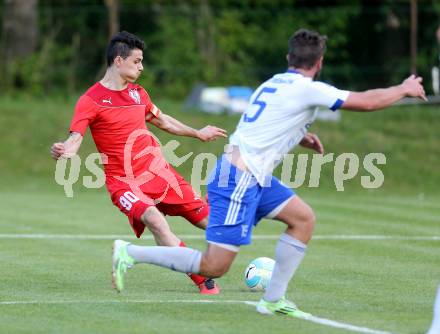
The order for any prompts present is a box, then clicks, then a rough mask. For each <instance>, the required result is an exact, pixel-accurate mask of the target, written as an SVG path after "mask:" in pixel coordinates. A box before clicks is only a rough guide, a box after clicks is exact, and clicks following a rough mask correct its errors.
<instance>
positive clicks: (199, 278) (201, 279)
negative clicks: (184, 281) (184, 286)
mask: <svg viewBox="0 0 440 334" xmlns="http://www.w3.org/2000/svg"><path fill="white" fill-rule="evenodd" d="M179 247H186V245H185V243H184V242H183V241H180V244H179ZM187 275H188V276H189V278H191V280H192V281H193V282H194V284H195V285H197V286H199V285H200V284H202V283H203V282H204V281H206V277H203V276H200V275H197V274H191V273H187Z"/></svg>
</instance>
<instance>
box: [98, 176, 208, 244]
mask: <svg viewBox="0 0 440 334" xmlns="http://www.w3.org/2000/svg"><path fill="white" fill-rule="evenodd" d="M170 171H171V172H172V174H173V175H174V177H175V178H174V179H173V181H174V182H171V183H172V186H170V182H168V181H166V180H164V179H163V178H160V177H155V178H154V179H152V180H149V181H148V182H147V183H145V184H143V185H141V186H139V187H134V188H135V189H133V187H130V185H129V184H128V183H127V182H124V181H121V180H118V179H116V178H114V177H108V178H107V189H108V191H109V193H110V196H111V199H112V202H113V204H114V205H116V206H117V207H118V208H119V210H121V211H122V212H123V213H124V214H125V215H127V217H128V220H129V222H130V225H131V227H132V229H133V231H134V233H135V234H136V236H137V237H138V238H140V236H141V235H142V233H143V232H144V229H145V225H144V224H143V223H142V221H141V216H142V214H143V213H144V212H145V210H146V209H147V208H148V207H150V206H155V207H157V208H158V209H159V211H160V212H162V213H163V214H164V215H169V216H181V217H183V218H185V219H186V220H188V221H189V222H190V223H192V224H197V223H199V222H200V221H201V220H203V219H204V218H205V217H207V216H208V214H209V206H208V204H207V203H206V202H205V201H204V200H203V199H201V198H200V196H199V195H197V194H196V193H195V192H194V190H193V188H192V187H191V185H190V184H189V183H188V182H186V181H185V179H184V178H183V177H182V176H180V175H179V174H178V173H177V172H176V171H175V170H174V169H172V168H171V169H170ZM177 184H178V186H176V185H177Z"/></svg>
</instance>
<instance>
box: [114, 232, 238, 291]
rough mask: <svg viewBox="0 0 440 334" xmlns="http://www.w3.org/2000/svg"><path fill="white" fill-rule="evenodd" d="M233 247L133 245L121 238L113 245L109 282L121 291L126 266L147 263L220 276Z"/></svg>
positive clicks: (231, 254)
mask: <svg viewBox="0 0 440 334" xmlns="http://www.w3.org/2000/svg"><path fill="white" fill-rule="evenodd" d="M236 255H237V252H236V251H231V250H229V249H225V248H223V247H220V246H218V245H213V244H209V245H208V249H207V251H206V252H205V253H202V252H200V251H198V250H195V249H191V248H183V247H161V246H150V247H147V246H135V245H132V244H129V243H128V242H125V241H122V240H116V241H115V242H114V245H113V284H114V287H115V288H116V289H117V290H118V291H121V290H122V289H123V288H124V275H125V273H126V271H127V268H129V267H131V266H133V265H134V264H136V263H148V264H154V265H157V266H161V267H164V268H168V269H171V270H174V271H179V272H182V273H187V272H193V273H199V274H202V275H204V276H207V277H211V278H215V277H220V276H222V275H223V274H224V273H226V272H227V271H228V270H229V267H230V265H231V264H232V262H233V261H234V259H235V256H236Z"/></svg>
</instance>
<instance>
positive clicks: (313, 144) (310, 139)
mask: <svg viewBox="0 0 440 334" xmlns="http://www.w3.org/2000/svg"><path fill="white" fill-rule="evenodd" d="M299 144H300V145H301V146H303V147H306V148H310V149H312V150H314V151H316V152H318V153H319V154H324V146H323V145H322V143H321V141H320V140H319V138H318V136H317V135H316V134H314V133H307V134H306V135H305V136H304V138H303V139H302V140H301V141H300V143H299Z"/></svg>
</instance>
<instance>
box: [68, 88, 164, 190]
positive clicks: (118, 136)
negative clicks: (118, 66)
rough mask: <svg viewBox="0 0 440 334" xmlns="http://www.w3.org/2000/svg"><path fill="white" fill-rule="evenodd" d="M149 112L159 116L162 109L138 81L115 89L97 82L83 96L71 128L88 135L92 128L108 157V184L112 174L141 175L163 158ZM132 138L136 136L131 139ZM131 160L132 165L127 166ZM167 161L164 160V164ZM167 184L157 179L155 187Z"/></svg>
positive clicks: (106, 166) (102, 151) (99, 148)
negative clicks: (150, 125) (147, 118)
mask: <svg viewBox="0 0 440 334" xmlns="http://www.w3.org/2000/svg"><path fill="white" fill-rule="evenodd" d="M149 113H151V114H152V116H154V117H157V116H158V115H159V113H160V110H159V109H158V108H157V107H156V106H155V105H154V104H153V103H152V102H151V100H150V97H149V96H148V94H147V92H146V91H145V89H143V88H142V87H141V86H139V85H136V84H131V83H129V84H128V87H127V88H126V89H124V90H121V91H115V90H111V89H108V88H106V87H104V86H103V85H102V84H100V83H99V82H97V83H96V84H95V85H93V86H92V87H91V88H90V89H89V90H87V92H86V93H85V94H84V95H82V96H81V97H80V98H79V100H78V102H77V104H76V107H75V112H74V116H73V119H72V122H71V125H70V131H71V132H79V133H80V134H81V135H83V136H84V133H85V131H86V129H87V127H88V126H89V127H90V131H91V133H92V136H93V139H94V141H95V144H96V147H97V149H98V151H99V152H100V153H101V154H105V155H106V156H107V158H108V160H107V163H106V164H105V167H104V170H105V174H106V176H107V184H108V182H109V181H110V180H109V179H110V178H109V176H122V177H125V176H129V175H130V174H131V176H134V177H137V176H139V175H140V174H142V173H144V172H145V171H146V170H147V169H148V168H150V165H151V166H153V169H154V163H156V164H157V159H158V158H161V160H162V159H163V158H162V155H161V154H160V151H159V150H160V146H159V144H158V143H157V141H156V140H155V139H154V137H153V136H152V134H151V133H150V132H149V131H148V129H147V126H146V124H145V122H146V117H147V115H148V114H149ZM133 135H135V136H134V137H133ZM129 138H131V139H132V140H131V141H130V142H128V139H129ZM124 149H125V152H124ZM145 150H147V151H145ZM152 150H153V151H154V152H152ZM149 152H150V153H149ZM158 152H159V153H158ZM139 153H141V155H140V156H139V157H136V155H138V154H139ZM158 155H160V157H159V156H158ZM124 156H125V165H124ZM154 159H156V160H154ZM127 161H128V162H129V163H130V166H131V167H130V166H127ZM152 163H153V164H152ZM164 163H166V162H164V159H163V161H161V163H160V165H163V164H164ZM127 167H128V172H127ZM159 183H162V182H159ZM164 186H166V183H165V182H164V184H157V180H156V182H155V186H154V188H156V187H157V188H159V189H161V188H163V187H164ZM159 189H157V190H158V191H159Z"/></svg>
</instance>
